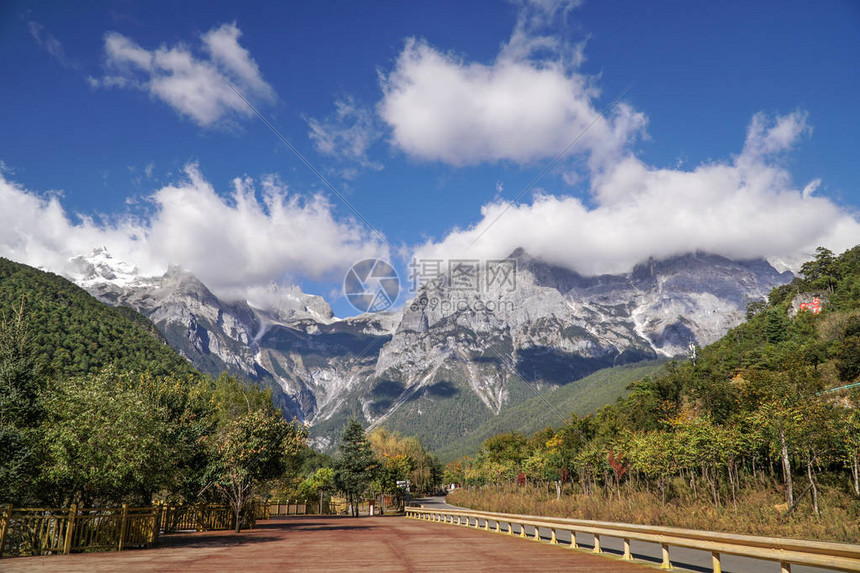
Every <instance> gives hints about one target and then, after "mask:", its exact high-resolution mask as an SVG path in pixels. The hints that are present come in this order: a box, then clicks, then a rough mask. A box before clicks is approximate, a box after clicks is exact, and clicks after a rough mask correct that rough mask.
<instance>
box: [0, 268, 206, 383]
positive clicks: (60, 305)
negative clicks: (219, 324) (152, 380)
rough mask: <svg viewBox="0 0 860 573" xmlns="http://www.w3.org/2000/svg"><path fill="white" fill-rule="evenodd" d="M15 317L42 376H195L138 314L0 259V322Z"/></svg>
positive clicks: (57, 277) (68, 282) (31, 269)
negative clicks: (115, 371) (111, 370)
mask: <svg viewBox="0 0 860 573" xmlns="http://www.w3.org/2000/svg"><path fill="white" fill-rule="evenodd" d="M18 313H20V314H22V315H23V316H25V317H26V320H27V323H28V325H29V336H30V337H31V338H32V340H31V344H32V347H33V349H34V350H35V353H36V356H35V361H36V363H35V365H34V367H35V369H36V370H37V371H38V372H39V373H40V374H41V375H44V376H48V377H57V376H65V377H68V376H79V375H83V374H89V373H93V372H97V371H99V370H100V369H102V368H104V367H106V366H108V365H114V366H116V367H117V368H119V369H121V370H134V371H138V372H143V371H148V372H150V373H152V374H154V375H160V374H169V373H175V374H177V375H185V374H191V373H192V372H194V371H195V370H194V368H193V367H192V366H191V365H190V364H189V363H188V361H187V360H184V359H183V358H182V357H181V356H179V355H178V354H176V352H175V351H174V350H173V349H172V348H170V347H169V346H168V345H167V344H166V343H165V342H164V340H163V339H162V338H161V336H160V335H159V333H158V331H157V330H156V329H155V327H154V326H153V325H152V323H151V322H150V321H149V320H148V319H146V318H145V317H143V316H141V315H140V314H139V313H137V312H134V311H133V310H131V309H125V308H111V307H108V306H105V305H104V304H102V303H101V302H99V301H98V300H96V299H95V298H93V297H92V296H91V295H90V294H89V293H87V292H86V291H85V290H83V289H82V288H80V287H78V286H76V285H74V284H73V283H71V282H70V281H68V280H66V279H64V278H62V277H60V276H58V275H55V274H53V273H47V272H43V271H40V270H37V269H34V268H32V267H28V266H27V265H22V264H19V263H15V262H12V261H10V260H8V259H3V258H0V317H3V318H5V319H6V320H15V319H14V318H13V317H14V315H16V314H18Z"/></svg>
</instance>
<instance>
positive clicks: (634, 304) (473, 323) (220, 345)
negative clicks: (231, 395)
mask: <svg viewBox="0 0 860 573" xmlns="http://www.w3.org/2000/svg"><path fill="white" fill-rule="evenodd" d="M509 258H510V260H511V261H514V262H515V263H516V274H515V284H512V283H511V282H510V280H508V281H505V280H493V281H491V280H489V278H488V277H489V275H487V274H482V275H481V277H482V280H483V283H480V284H479V288H477V289H476V288H462V286H463V285H462V284H459V283H458V280H457V278H456V277H451V276H446V277H441V278H440V280H438V281H433V282H432V283H431V284H428V285H425V286H424V287H422V288H421V289H420V290H419V291H418V293H416V296H415V298H414V299H413V300H412V301H410V302H409V303H407V304H406V306H405V308H404V309H403V310H402V312H400V313H397V314H395V313H377V314H365V315H361V316H357V317H352V318H347V319H337V318H335V317H334V316H333V315H332V312H331V308H330V307H329V306H328V304H327V303H326V302H325V301H324V300H323V299H322V298H321V297H317V296H313V295H307V294H305V293H303V292H301V290H300V289H299V288H298V287H288V288H282V287H276V286H273V287H272V288H270V289H269V290H268V291H267V292H266V293H265V294H264V296H262V297H261V301H262V303H261V301H257V300H255V301H254V305H253V306H252V305H250V304H248V303H246V302H236V303H226V302H224V301H222V300H220V299H218V298H217V297H216V296H215V295H214V294H212V292H210V291H209V289H207V288H206V286H205V285H203V283H201V282H200V281H199V280H198V279H197V278H196V277H194V275H192V274H190V273H188V272H185V271H182V270H181V269H178V268H171V269H169V270H168V271H167V273H165V274H164V275H163V276H161V277H139V276H137V275H136V274H135V270H134V269H133V268H132V267H130V266H129V265H125V264H123V263H121V262H120V261H116V260H113V259H111V258H110V255H109V254H108V253H106V251H104V250H100V251H97V252H95V253H93V254H92V255H91V256H90V257H76V258H75V259H73V260H72V261H71V268H72V269H73V271H72V272H71V273H70V274H71V277H70V278H72V280H75V281H76V282H78V284H81V285H82V286H84V287H85V288H87V289H88V290H89V291H90V292H92V293H93V294H94V295H95V296H97V297H98V298H100V299H101V300H103V301H105V302H107V303H109V304H113V305H127V306H131V307H133V308H135V309H137V310H138V311H140V312H141V313H143V314H144V315H146V316H148V317H149V318H150V319H151V320H152V321H153V322H154V323H155V324H156V326H157V327H158V328H159V329H160V330H161V331H162V332H163V333H164V334H165V336H166V337H167V339H168V341H169V342H170V343H171V344H172V345H173V346H174V347H175V348H177V350H179V351H180V353H182V354H183V355H184V356H186V357H187V358H188V359H189V360H191V361H192V362H193V363H194V364H195V365H196V366H197V367H198V368H200V369H201V370H204V371H207V372H211V373H218V372H221V371H224V370H229V371H232V372H234V373H238V374H241V375H244V376H246V377H249V378H253V379H257V380H260V381H264V382H267V383H269V384H270V385H271V386H272V387H273V389H274V390H275V400H276V402H277V403H278V405H279V406H280V407H281V408H282V409H283V410H284V412H285V414H287V415H289V416H296V417H298V418H299V419H300V420H303V421H306V422H308V423H310V424H311V425H312V433H313V434H314V435H315V436H316V437H317V438H318V440H319V441H318V444H321V445H324V444H326V443H330V442H329V441H328V440H329V438H330V437H332V436H335V435H337V434H338V433H339V432H340V430H341V429H342V425H343V422H344V420H345V418H346V417H349V416H356V417H359V418H363V419H365V420H366V421H367V422H370V423H371V424H380V423H383V422H386V421H387V422H388V423H389V425H392V424H393V425H394V426H397V425H398V424H400V425H403V424H406V422H405V420H406V419H407V417H411V418H412V419H414V418H415V417H416V416H418V417H421V416H431V414H433V415H435V414H434V413H436V414H438V413H439V411H440V409H446V408H447V409H451V408H455V409H459V410H462V412H463V414H462V419H464V420H467V419H469V418H470V417H473V415H474V414H478V415H481V416H486V415H492V414H495V413H498V412H499V411H500V410H501V409H503V408H504V407H506V406H507V405H511V404H514V403H517V402H519V401H521V400H523V399H525V398H527V397H530V396H533V395H534V392H539V391H540V390H541V388H544V387H546V386H547V385H558V384H566V383H569V382H571V381H574V380H577V379H579V378H581V377H583V376H585V375H587V374H590V373H591V372H594V371H596V370H598V369H600V368H603V367H607V366H612V365H616V364H622V363H625V362H635V361H638V360H642V359H646V358H653V357H655V356H658V355H667V356H673V355H678V354H683V353H685V352H686V351H687V348H688V345H689V344H690V343H691V342H692V343H694V344H697V345H700V346H703V345H706V344H709V343H710V342H713V341H714V340H716V339H717V338H719V337H720V336H722V335H723V334H724V333H725V332H726V331H727V330H728V329H729V328H731V327H733V326H735V325H737V324H739V323H740V322H741V320H742V319H743V316H744V313H745V310H746V306H747V304H748V302H749V301H751V300H756V299H761V298H763V297H765V296H766V295H767V293H768V292H769V291H770V289H771V288H772V287H774V286H777V285H780V284H784V283H786V282H788V281H789V280H790V279H791V273H788V272H785V273H779V272H777V271H776V270H775V269H774V268H773V267H772V266H770V265H769V264H768V263H767V262H765V261H731V260H729V259H726V258H723V257H719V256H714V255H707V254H691V255H685V256H680V257H675V258H672V259H668V260H664V261H648V262H646V263H643V264H641V265H638V266H637V267H636V268H635V269H633V271H632V272H630V273H627V274H625V275H606V276H598V277H583V276H581V275H578V274H577V273H575V272H572V271H569V270H565V269H562V268H559V267H554V266H552V265H548V264H546V263H544V262H542V261H540V260H537V259H534V258H532V257H530V256H529V255H528V254H527V253H525V252H523V251H521V250H518V251H516V252H514V253H512V255H511V256H510V257H509ZM486 270H487V269H481V272H485V271H486ZM449 413H450V412H449ZM431 417H432V416H431ZM468 430H469V425H468V423H466V422H463V427H462V430H461V433H462V432H467V431H468Z"/></svg>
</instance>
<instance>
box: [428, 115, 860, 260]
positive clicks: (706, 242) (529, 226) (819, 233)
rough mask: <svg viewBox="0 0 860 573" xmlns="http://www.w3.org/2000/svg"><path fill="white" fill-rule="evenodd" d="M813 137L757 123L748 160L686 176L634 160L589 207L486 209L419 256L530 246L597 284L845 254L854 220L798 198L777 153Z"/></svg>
mask: <svg viewBox="0 0 860 573" xmlns="http://www.w3.org/2000/svg"><path fill="white" fill-rule="evenodd" d="M809 131H810V130H809V127H808V125H807V123H806V116H805V115H804V114H802V113H794V114H790V115H787V116H782V117H779V118H776V119H775V121H773V122H769V121H768V119H767V118H766V117H765V116H763V115H756V116H755V117H754V118H753V120H752V122H751V124H750V126H749V129H748V133H747V139H746V143H745V145H744V147H743V151H742V152H741V153H740V154H739V155H738V156H736V157H734V158H733V160H731V161H726V162H719V163H709V164H703V165H700V166H698V167H696V168H694V169H692V170H687V171H685V170H681V169H659V168H655V167H651V166H648V165H645V164H644V163H643V162H642V161H640V160H639V159H636V158H634V157H630V156H628V157H626V158H624V159H622V160H620V161H618V162H617V163H614V164H613V165H612V166H611V167H609V168H607V170H606V171H605V172H604V173H602V174H601V175H599V176H595V177H593V178H592V188H591V194H592V197H591V199H592V206H587V205H586V204H585V203H584V202H583V201H581V200H579V199H577V198H573V197H555V196H546V195H544V196H538V197H537V198H536V199H535V200H534V201H533V202H532V203H531V204H529V205H519V206H515V207H512V208H511V209H510V210H508V212H507V213H505V214H503V215H502V212H503V211H504V209H505V207H506V204H505V203H503V202H502V201H495V202H493V203H490V204H488V205H485V206H484V207H483V209H482V211H481V215H482V218H481V221H480V222H478V223H477V224H476V225H474V226H473V227H470V228H469V229H465V230H454V231H453V232H451V233H450V234H449V235H448V236H447V237H445V238H444V239H443V240H441V241H439V242H434V241H428V242H427V243H425V244H424V245H422V246H421V247H419V248H418V249H417V250H416V256H417V257H419V258H430V259H436V258H442V259H446V258H469V257H480V258H499V257H504V256H507V255H508V254H510V253H511V251H513V250H514V249H516V248H517V247H523V248H524V249H525V250H526V251H527V252H529V253H530V254H531V255H533V256H536V257H538V258H541V259H543V260H546V261H548V262H551V263H554V264H558V265H561V266H563V267H566V268H569V269H572V270H575V271H577V272H580V273H582V274H587V275H595V274H602V273H618V272H626V271H629V270H630V269H631V268H632V267H633V266H634V265H635V264H636V263H639V262H641V261H643V260H646V259H647V258H648V257H656V258H664V257H669V256H673V255H678V254H683V253H688V252H693V251H699V250H700V251H706V252H709V253H714V254H719V255H723V256H726V257H729V258H735V259H745V258H757V257H765V258H779V259H783V260H786V259H792V260H798V259H797V257H798V256H801V257H802V256H803V255H807V254H812V253H813V252H814V249H815V247H816V246H819V245H824V246H827V247H830V248H832V249H833V250H835V251H838V252H841V251H842V250H844V249H846V248H849V247H851V246H854V245H855V244H857V243H860V222H858V219H857V217H856V214H853V213H848V212H846V211H844V210H843V209H841V208H840V207H838V206H837V205H836V204H834V203H833V202H831V201H830V200H829V199H827V198H824V197H816V196H813V195H812V193H811V192H810V191H809V189H814V187H815V186H816V185H817V184H816V182H812V183H811V184H810V185H809V186H807V188H806V190H798V189H797V188H795V187H794V186H793V185H792V182H791V177H790V175H789V173H788V172H787V171H786V170H785V169H784V168H783V167H781V166H779V165H778V160H779V158H780V156H779V154H780V153H781V152H784V151H785V150H787V149H789V148H790V147H791V146H792V145H793V144H794V143H795V142H796V141H797V140H798V139H799V137H800V136H802V135H803V134H805V133H808V132H809ZM500 215H501V216H500ZM499 216H500V217H499ZM497 217H499V219H498V221H497V222H496V223H495V224H493V225H492V226H489V225H490V224H491V222H492V221H494V220H495V219H496V218H497ZM485 229H489V230H487V231H486V233H485V234H484V235H483V236H482V237H481V238H480V239H478V240H477V242H476V243H475V244H474V245H472V242H473V241H475V239H476V238H477V237H478V235H479V234H480V233H482V232H483V231H484V230H485Z"/></svg>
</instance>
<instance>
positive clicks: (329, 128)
mask: <svg viewBox="0 0 860 573" xmlns="http://www.w3.org/2000/svg"><path fill="white" fill-rule="evenodd" d="M307 122H308V126H309V127H310V131H309V132H308V137H310V139H311V141H312V142H313V144H314V148H315V149H316V150H317V151H318V152H320V153H322V154H324V155H328V156H331V157H334V158H336V159H337V160H338V161H340V162H342V163H352V164H355V165H358V166H359V167H361V168H366V169H373V170H374V171H379V170H380V169H382V164H381V163H379V162H376V161H372V160H371V159H370V158H369V155H368V153H369V151H370V148H371V147H372V146H373V144H374V143H376V142H377V141H378V140H379V138H380V137H381V136H382V133H381V131H380V129H379V126H377V121H376V118H375V117H374V115H373V113H372V112H371V111H370V110H368V109H366V108H363V107H361V106H359V105H358V104H356V102H355V100H354V99H353V98H351V97H347V98H345V99H342V100H338V101H336V102H335V112H334V114H332V115H331V116H329V117H327V118H325V119H322V120H320V119H316V118H307ZM350 173H355V174H357V171H356V170H355V168H348V170H347V171H344V172H343V173H342V174H347V175H348V174H350Z"/></svg>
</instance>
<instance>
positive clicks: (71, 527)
mask: <svg viewBox="0 0 860 573" xmlns="http://www.w3.org/2000/svg"><path fill="white" fill-rule="evenodd" d="M77 512H78V504H76V503H73V504H72V507H70V508H69V521H68V523H67V524H66V539H65V542H64V543H63V555H68V554H69V553H71V552H72V535H73V534H74V531H75V514H76V513H77Z"/></svg>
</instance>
